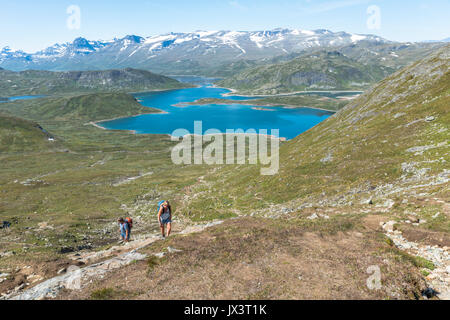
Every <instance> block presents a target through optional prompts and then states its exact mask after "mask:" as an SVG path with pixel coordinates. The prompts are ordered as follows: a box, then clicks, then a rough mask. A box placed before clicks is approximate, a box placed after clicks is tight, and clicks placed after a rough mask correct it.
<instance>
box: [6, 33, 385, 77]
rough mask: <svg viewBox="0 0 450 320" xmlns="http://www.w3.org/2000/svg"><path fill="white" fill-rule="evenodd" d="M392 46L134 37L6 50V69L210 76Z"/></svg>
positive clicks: (279, 37)
mask: <svg viewBox="0 0 450 320" xmlns="http://www.w3.org/2000/svg"><path fill="white" fill-rule="evenodd" d="M363 40H364V41H370V42H373V43H390V41H388V40H386V39H383V38H381V37H378V36H375V35H359V34H352V33H347V32H332V31H329V30H323V29H319V30H315V31H306V30H290V29H275V30H269V31H254V32H247V31H198V32H191V33H168V34H164V35H158V36H151V37H147V38H144V37H140V36H136V35H128V36H126V37H124V38H121V39H114V40H110V41H91V40H87V39H84V38H77V39H75V40H74V41H73V42H71V43H64V44H55V45H53V46H51V47H48V48H46V49H44V50H41V51H38V52H36V53H26V52H24V51H21V50H18V51H14V50H12V49H11V48H9V47H5V48H3V49H2V50H1V51H0V66H1V67H3V68H5V69H10V70H14V71H22V70H27V69H40V70H51V71H69V70H101V69H112V68H126V67H133V68H140V69H147V70H149V69H150V70H152V71H154V72H159V73H163V72H165V73H172V74H173V73H174V72H175V73H177V72H180V71H183V70H184V71H185V72H192V71H198V70H201V71H204V70H205V69H207V68H208V67H211V66H212V65H221V64H224V63H231V62H235V61H238V60H242V59H244V60H245V59H250V60H253V59H265V58H273V57H275V56H279V55H285V54H290V53H295V52H299V51H302V50H305V49H308V48H315V47H329V46H337V45H348V44H352V43H358V42H359V41H363Z"/></svg>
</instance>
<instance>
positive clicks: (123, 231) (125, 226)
mask: <svg viewBox="0 0 450 320" xmlns="http://www.w3.org/2000/svg"><path fill="white" fill-rule="evenodd" d="M127 219H129V218H127ZM117 221H118V222H119V231H120V238H121V240H122V241H125V242H128V241H130V233H131V225H130V223H129V221H128V220H125V219H124V218H120V219H119V220H117Z"/></svg>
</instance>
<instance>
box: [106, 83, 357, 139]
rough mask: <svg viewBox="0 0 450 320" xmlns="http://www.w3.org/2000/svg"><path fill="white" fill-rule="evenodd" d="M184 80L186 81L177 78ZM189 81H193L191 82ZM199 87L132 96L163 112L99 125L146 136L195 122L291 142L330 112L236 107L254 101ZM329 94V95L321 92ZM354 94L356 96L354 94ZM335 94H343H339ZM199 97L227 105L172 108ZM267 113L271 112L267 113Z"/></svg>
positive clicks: (205, 85)
mask: <svg viewBox="0 0 450 320" xmlns="http://www.w3.org/2000/svg"><path fill="white" fill-rule="evenodd" d="M180 80H186V79H180ZM190 82H194V81H192V79H191V80H190ZM196 83H197V84H198V83H200V85H201V87H198V88H189V89H180V90H171V91H163V92H150V93H138V94H135V95H134V96H135V98H136V99H138V101H139V102H140V103H141V104H142V105H144V106H146V107H152V108H157V109H160V110H162V111H164V112H165V113H159V114H145V115H140V116H136V117H130V118H121V119H116V120H112V121H105V122H101V123H99V125H101V126H102V127H104V128H106V129H111V130H133V131H135V132H136V133H146V134H173V132H174V131H175V130H176V129H181V128H182V129H186V130H188V131H189V132H190V133H194V121H202V128H203V133H204V132H205V131H206V130H208V129H217V130H219V131H220V132H223V133H225V132H226V130H227V129H235V130H236V129H243V130H245V131H246V130H248V129H255V130H256V131H259V130H260V129H267V130H268V133H269V134H270V130H271V129H279V130H280V134H279V136H280V137H284V138H286V139H292V138H295V137H296V136H298V135H299V134H301V133H302V132H305V131H307V130H308V129H310V128H312V127H313V126H315V125H317V124H319V123H320V122H322V121H324V120H325V119H326V118H328V117H330V116H331V115H332V114H333V113H332V112H328V111H321V110H316V109H310V108H298V109H287V108H282V107H264V108H265V109H266V110H255V109H254V108H261V107H260V106H251V105H243V104H239V100H249V99H254V98H250V97H244V96H226V97H224V96H223V95H224V94H227V93H230V90H227V89H222V88H214V87H212V86H211V84H210V83H208V81H206V80H205V81H203V82H202V81H199V82H196ZM323 94H324V95H328V96H329V95H330V94H329V93H323ZM353 94H355V93H353ZM337 95H341V96H342V95H345V94H343V93H339V94H337ZM201 98H226V99H228V100H229V101H230V103H229V104H227V105H216V104H208V105H201V106H195V105H193V106H184V107H180V106H175V105H176V104H180V103H183V102H193V101H196V100H198V99H201ZM268 110H270V111H268Z"/></svg>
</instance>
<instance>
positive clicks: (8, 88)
mask: <svg viewBox="0 0 450 320" xmlns="http://www.w3.org/2000/svg"><path fill="white" fill-rule="evenodd" d="M185 87H189V85H187V84H183V83H181V82H179V81H177V80H175V79H172V78H168V77H165V76H162V75H158V74H154V73H151V72H149V71H144V70H137V69H131V68H128V69H123V70H106V71H70V72H50V71H38V70H27V71H22V72H13V71H8V70H0V96H18V95H38V94H41V95H42V94H61V93H70V94H74V93H75V92H137V91H146V90H163V89H177V88H185Z"/></svg>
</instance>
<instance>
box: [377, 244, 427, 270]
mask: <svg viewBox="0 0 450 320" xmlns="http://www.w3.org/2000/svg"><path fill="white" fill-rule="evenodd" d="M386 251H387V252H390V253H392V254H394V255H395V256H396V257H397V259H399V260H401V261H404V262H409V263H411V264H412V265H413V266H415V267H417V268H426V269H429V270H434V269H435V268H436V267H435V265H434V263H433V262H431V261H429V260H427V259H425V258H422V257H418V256H413V255H410V254H409V253H407V252H404V251H402V250H400V249H397V248H395V247H394V248H389V249H387V250H386Z"/></svg>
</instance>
